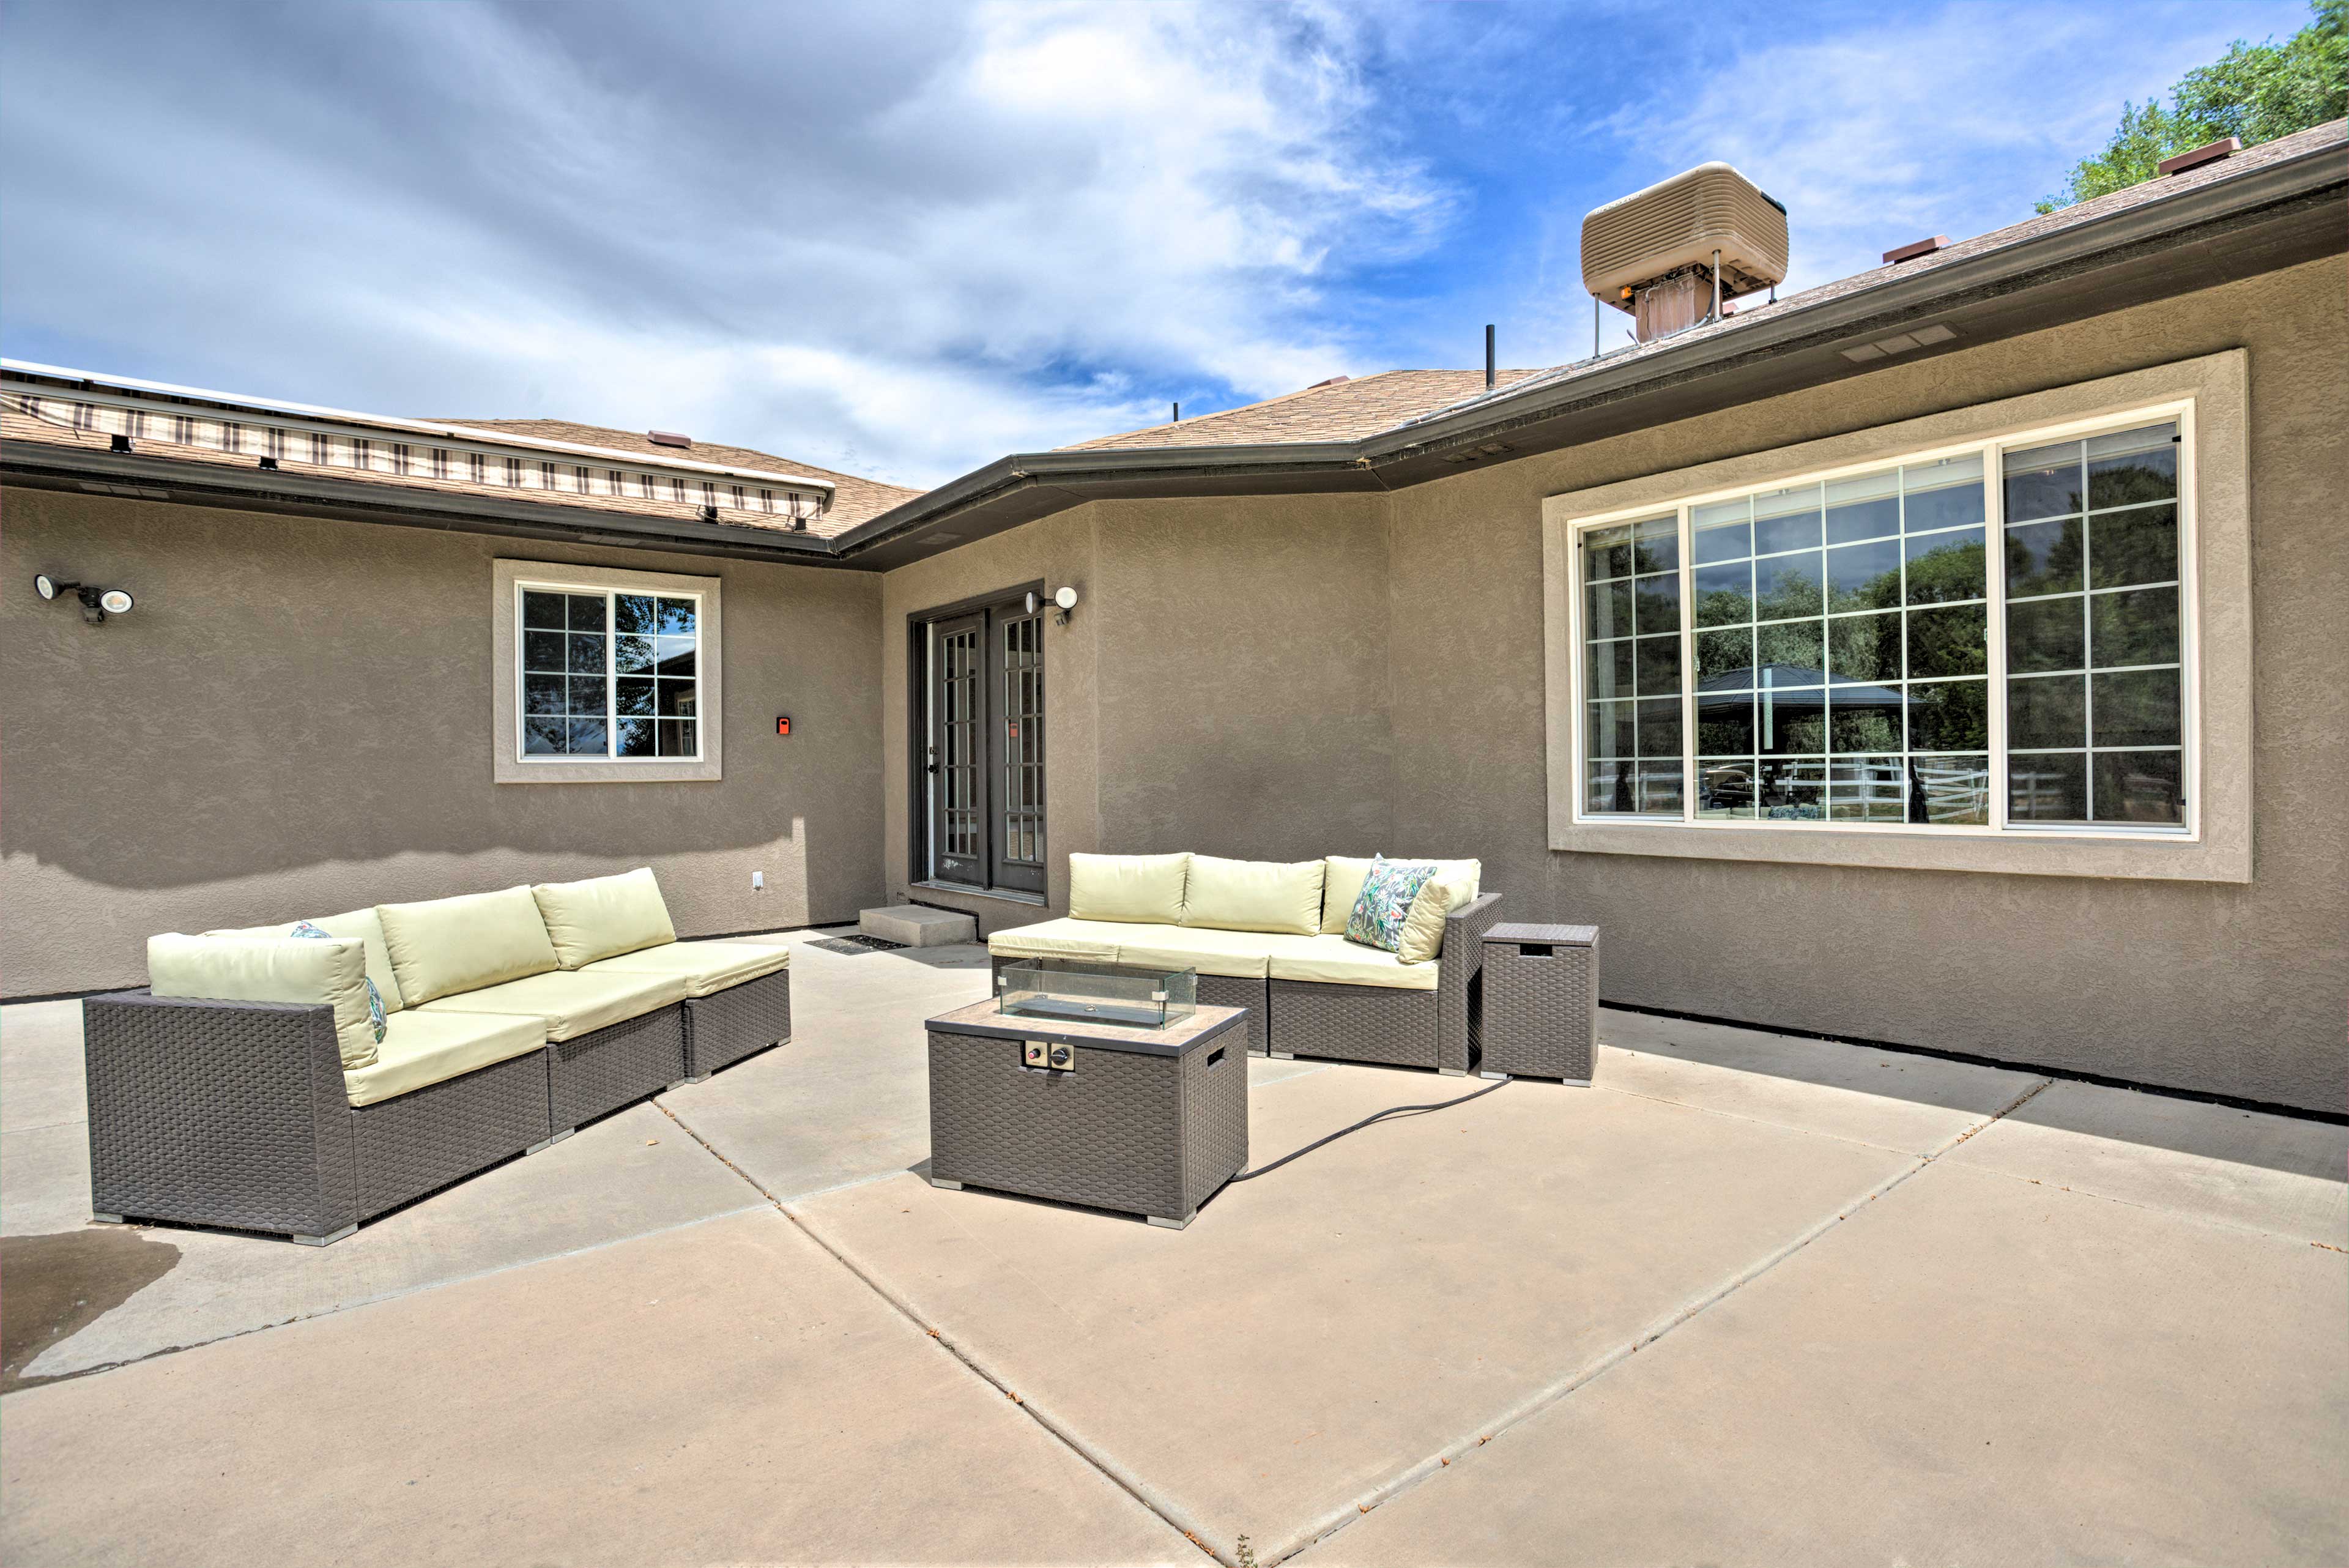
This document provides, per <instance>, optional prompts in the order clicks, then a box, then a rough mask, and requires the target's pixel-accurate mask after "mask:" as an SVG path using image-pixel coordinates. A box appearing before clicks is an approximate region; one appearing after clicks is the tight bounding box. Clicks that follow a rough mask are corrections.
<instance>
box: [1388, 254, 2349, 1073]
mask: <svg viewBox="0 0 2349 1568" xmlns="http://www.w3.org/2000/svg"><path fill="white" fill-rule="evenodd" d="M2342 282H2343V279H2342V267H2341V265H2340V263H2339V261H2338V260H2337V259H2336V260H2333V261H2328V262H2323V263H2317V264H2311V265H2307V266H2303V267H2301V268H2297V269H2294V270H2292V271H2290V272H2286V273H2281V274H2273V275H2267V276H2265V277H2261V278H2259V279H2256V280H2253V281H2251V282H2248V283H2244V284H2239V285H2236V286H2230V287H2229V288H2225V289H2219V290H2212V291H2209V292H2207V293H2203V294H2197V295H2191V296H2185V297H2182V298H2179V299H2176V300H2170V301H2165V302H2161V303H2158V304H2155V305H2149V306H2143V307H2140V308H2137V309H2132V310H2127V311H2123V312H2118V313H2116V314H2115V315H2112V316H2108V317H2102V318H2099V319H2097V320H2094V321H2090V322H2085V323H2081V324H2076V325H2075V326H2072V327H2064V328H2061V329H2058V330H2054V331H2050V332H2046V333H2042V334H2037V335H2034V336H2033V337H2024V338H2021V339H2016V340H2013V341H2010V342H2004V343H1999V344H1992V345H1989V346H1986V347H1984V348H1978V349H1973V350H1970V351H1967V352H1964V353H1959V354H1951V355H1947V356H1944V357H1943V358H1938V359H1934V360H1930V361H1928V362H1923V363H1919V364H1915V365H1909V366H1898V367H1892V368H1888V369H1880V370H1878V371H1875V372H1873V373H1871V374H1868V375H1855V376H1853V377H1851V378H1849V379H1846V380H1844V381H1841V382H1838V383H1837V384H1835V385H1832V386H1828V387H1823V388H1818V389H1813V390H1811V391H1807V392H1804V393H1801V394H1799V395H1795V396H1791V397H1785V398H1781V399H1776V400H1772V401H1769V402H1765V403H1761V404H1756V405H1753V406H1749V407H1746V408H1743V409H1739V410H1736V411H1735V412H1734V413H1733V414H1729V415H1721V416H1714V417H1712V418H1708V419H1703V420H1696V421H1688V422H1685V423H1682V424H1676V425H1671V426H1665V427H1661V428H1658V429H1654V430H1649V431H1640V432H1637V433H1635V434H1631V435H1627V436H1624V437H1621V438H1619V439H1616V440H1613V441H1600V442H1595V443H1593V444H1591V445H1589V446H1587V447H1582V448H1578V449H1574V450H1570V451H1566V452H1556V453H1549V454H1545V455H1542V456H1538V457H1534V458H1528V459H1526V460H1524V461H1521V462H1513V463H1509V464H1507V465H1506V466H1502V467H1496V468H1494V469H1491V470H1488V471H1485V472H1474V473H1469V474H1464V475H1462V476H1461V477H1459V478H1457V479H1452V480H1445V481H1441V482H1438V483H1432V484H1428V485H1423V486H1420V487H1418V488H1415V489H1413V490H1408V491H1403V492H1400V493H1397V494H1395V495H1393V496H1392V497H1390V498H1388V500H1387V501H1386V503H1385V505H1386V506H1387V508H1388V513H1389V518H1390V524H1391V527H1392V553H1393V562H1394V579H1393V594H1394V600H1395V606H1396V612H1395V616H1394V627H1395V630H1394V634H1393V637H1394V656H1395V657H1394V667H1393V668H1394V706H1393V721H1394V723H1395V726H1396V729H1397V732H1398V733H1399V734H1402V735H1404V736H1407V737H1408V742H1409V743H1408V744H1405V745H1403V746H1402V747H1400V748H1399V749H1398V751H1397V754H1396V762H1395V773H1396V798H1395V820H1396V831H1397V832H1398V834H1399V835H1400V836H1402V838H1404V839H1407V840H1412V841H1414V842H1416V841H1420V840H1425V839H1439V838H1440V839H1441V840H1442V842H1444V844H1445V845H1447V846H1456V849H1455V851H1454V852H1457V853H1465V854H1474V855H1477V856H1479V857H1482V858H1483V859H1484V860H1485V867H1486V869H1485V877H1486V885H1487V886H1488V887H1492V888H1500V889H1502V890H1503V891H1505V892H1506V894H1507V895H1508V898H1509V909H1510V913H1511V915H1512V917H1513V918H1518V917H1521V918H1529V919H1575V920H1588V921H1595V922H1596V923H1598V924H1599V926H1600V927H1601V928H1602V929H1603V930H1604V931H1605V942H1606V948H1605V962H1606V968H1605V973H1604V976H1603V987H1604V992H1605V994H1606V996H1607V997H1608V998H1609V1000H1610V1001H1619V1002H1632V1003H1637V1004H1643V1005H1648V1006H1654V1007H1663V1008H1671V1009H1674V1010H1678V1011H1685V1012H1698V1013H1705V1014H1711V1015H1714V1016H1719V1017H1724V1018H1733V1019H1740V1020H1746V1021H1750V1022H1754V1023H1765V1024H1775V1025H1778V1026H1782V1027H1793V1028H1799V1029H1806V1030H1816V1031H1820V1032H1824V1033H1842V1034H1849V1035H1856V1036H1862V1037H1868V1038H1874V1039H1880V1040H1889V1041H1896V1042H1901V1043H1906V1044H1918V1045H1925V1046H1930V1047H1934V1048H1937V1049H1941V1050H1950V1051H1961V1052H1969V1053H1975V1054H1982V1055H1987V1056H1996V1057H2004V1058H2009V1059H2013V1060H2023V1061H2032V1062H2039V1063H2044V1064H2051V1065H2054V1066H2058V1067H2064V1068H2070V1069H2074V1070H2078V1071H2084V1072H2091V1073H2098V1074H2107V1075H2113V1076H2116V1077H2122V1078H2127V1079H2131V1080H2135V1081H2139V1082H2147V1083H2156V1084H2164V1085H2176V1086H2180V1087H2189V1088H2196V1089H2202V1090H2209V1091H2216V1092H2220V1093H2226V1094H2232V1095H2240V1096H2249V1097H2251V1098H2257V1099H2263V1100H2270V1101H2275V1102H2279V1103H2282V1104H2288V1105H2296V1106H2309V1107H2313V1108H2323V1109H2333V1110H2337V1109H2339V1108H2340V1106H2341V1099H2342V1093H2343V1088H2344V1068H2349V1050H2344V1040H2343V1035H2344V1004H2349V813H2344V811H2343V810H2342V807H2341V790H2342V781H2343V780H2344V778H2349V607H2344V606H2349V501H2344V496H2349V438H2344V424H2349V418H2344V415H2345V414H2349V357H2344V354H2343V351H2342V346H2343V344H2344V342H2349V330H2344V328H2349V318H2344V317H2345V316H2349V313H2344V290H2343V288H2342ZM2237 347H2240V348H2244V349H2246V350H2247V351H2248V354H2249V358H2250V376H2251V494H2252V524H2251V526H2252V568H2251V584H2252V598H2253V620H2254V627H2253V638H2252V641H2253V654H2254V677H2253V679H2254V709H2255V711H2254V715H2253V733H2254V749H2253V756H2252V777H2253V791H2254V795H2253V806H2252V831H2253V836H2254V843H2255V848H2254V870H2253V877H2252V880H2251V883H2250V884H2249V885H2214V884H2201V883H2174V882H2165V883H2153V882H2146V881H2135V880H2098V879H2087V878H2063V877H2023V876H2001V875H1992V874H1976V873H1952V872H1926V871H1903V870H1892V869H1884V868H1875V867H1868V868H1860V867H1818V866H1796V865H1759V864H1753V863H1745V862H1735V861H1727V860H1723V861H1708V860H1673V859H1665V858H1661V857H1647V856H1629V855H1578V854H1559V853H1554V852H1552V851H1551V850H1550V849H1549V848H1548V847H1547V837H1546V824H1545V810H1544V803H1543V800H1542V798H1541V793H1542V788H1543V784H1544V781H1545V767H1544V759H1543V756H1542V723H1541V705H1542V700H1543V676H1542V669H1541V656H1540V646H1539V645H1540V642H1541V637H1542V589H1541V545H1540V538H1539V528H1538V524H1537V517H1538V514H1539V511H1540V504H1541V501H1542V498H1543V497H1545V496H1547V495H1550V494H1555V493H1563V492H1568V491H1576V490H1582V489H1586V488H1588V487H1591V486H1594V485H1598V484H1603V483H1610V482H1613V481H1616V480H1619V479H1626V478H1630V477H1633V476H1636V475H1640V474H1645V473H1651V472H1658V471H1660V470H1663V469H1671V468H1681V467H1685V466H1688V465H1690V464H1692V463H1698V462H1710V461H1713V460H1715V459H1721V458H1727V457H1732V456H1735V455H1738V454H1741V453H1744V452H1756V451H1763V450H1766V449H1769V448H1774V447H1778V446H1782V445H1785V444H1788V443H1791V442H1795V441H1808V440H1814V439H1818V438H1822V437H1826V436H1831V435H1835V434H1838V433H1840V432H1843V431H1852V430H1857V429H1861V428H1865V427H1867V426H1870V425H1876V424H1881V423H1884V422H1887V421H1894V420H1899V419H1906V418H1911V417H1915V416H1919V415H1923V414H1928V413H1932V412H1935V411H1938V410H1945V409H1952V408H1959V407H1962V406H1965V405H1968V404H1971V403H1977V402H1982V401H1984V400H1990V399H1994V398H2000V397H2007V396H2013V395H2016V394H2020V393H2024V392H2030V391H2036V390H2039V389H2044V388H2049V387H2054V386H2061V385H2064V384H2067V383H2071V382H2075V381H2079V380H2085V379H2092V378H2095V377H2100V376H2106V375H2112V374H2116V373H2118V372H2121V371H2124V370H2129V369H2138V368H2141V367H2145V366H2149V365H2157V364H2162V363H2166V362H2168V361H2170V360H2174V359H2180V358H2188V357H2191V356H2198V355H2204V354H2211V353H2216V352H2219V351H2220V350H2223V349H2227V348H2237ZM1430 597H1432V598H1433V599H1434V600H1436V601H1437V602H1441V603H1444V604H1447V605H1453V606H1456V607H1459V609H1460V612H1461V620H1462V622H1463V623H1464V624H1465V625H1469V626H1473V627H1474V628H1475V635H1474V636H1473V638H1471V639H1468V640H1466V641H1464V642H1458V641H1454V640H1453V639H1449V638H1448V637H1447V636H1445V635H1444V632H1445V629H1446V628H1444V626H1443V625H1442V624H1441V623H1439V622H1436V621H1434V620H1433V619H1431V618H1426V617H1424V616H1421V615H1417V614H1415V613H1412V607H1415V606H1417V605H1419V604H1421V603H1423V602H1424V601H1425V600H1426V599H1427V598H1430Z"/></svg>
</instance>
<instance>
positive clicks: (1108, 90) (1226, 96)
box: [0, 5, 1451, 483]
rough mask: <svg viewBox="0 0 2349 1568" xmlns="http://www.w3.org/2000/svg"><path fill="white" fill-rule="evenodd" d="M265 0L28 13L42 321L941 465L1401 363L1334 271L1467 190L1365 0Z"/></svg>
mask: <svg viewBox="0 0 2349 1568" xmlns="http://www.w3.org/2000/svg"><path fill="white" fill-rule="evenodd" d="M218 15H222V14H217V13H216V14H215V16H218ZM236 15H241V16H243V17H244V18H245V19H246V21H247V23H248V25H247V26H243V27H242V28H237V27H232V28H229V29H225V30H222V29H208V28H206V27H202V26H197V27H189V26H186V25H185V23H186V14H185V13H179V14H178V15H177V16H175V15H174V14H173V13H171V12H169V11H159V12H156V13H152V14H151V18H150V19H151V21H152V23H153V26H152V27H151V28H149V29H146V30H144V31H143V32H142V33H141V34H140V35H139V36H129V37H128V38H127V39H126V36H125V35H124V34H122V33H120V32H119V31H118V32H117V33H115V34H114V35H113V36H110V37H109V38H107V39H106V40H105V44H106V47H99V42H98V34H97V32H96V30H95V29H77V28H75V27H72V26H61V25H58V22H57V18H56V17H55V16H50V17H47V18H46V19H45V30H44V31H42V33H41V35H40V36H37V37H36V38H33V39H31V40H26V39H23V38H20V39H19V40H18V45H19V47H18V48H17V49H16V51H15V52H14V54H13V59H14V62H15V68H14V69H12V70H9V71H8V72H7V75H6V79H5V83H0V86H5V92H0V126H5V130H6V134H7V136H8V140H9V141H10V143H11V145H12V147H13V148H14V149H15V150H16V157H15V158H14V159H12V160H11V166H10V168H9V170H8V171H5V174H0V179H5V186H0V194H5V198H6V199H7V201H8V204H9V206H10V208H11V210H12V211H11V216H12V222H11V223H10V224H9V225H8V229H7V232H6V234H5V235H0V268H4V269H5V283H6V291H5V293H6V309H7V325H8V327H9V330H10V334H11V338H12V343H13V342H14V341H15V340H16V339H20V338H21V337H23V336H24V334H25V331H26V328H27V327H35V328H38V329H40V330H41V331H43V332H44V333H45V334H56V335H63V336H71V337H78V338H79V339H80V340H81V341H83V342H85V343H88V344H89V345H91V346H92V348H96V349H98V351H101V352H104V351H107V350H108V348H109V345H120V346H123V347H124V348H135V353H136V355H137V357H139V359H140V362H139V363H138V364H137V365H135V366H133V365H125V364H124V363H123V362H122V359H121V358H120V357H119V354H120V350H119V349H117V350H115V353H116V357H114V358H108V359H106V360H105V361H103V362H102V363H101V364H100V365H98V367H97V368H101V369H140V370H145V371H147V372H148V373H150V374H161V375H167V376H168V377H169V379H182V380H195V381H200V382H203V381H208V382H210V383H211V384H216V385H225V386H228V387H231V388H232V389H238V390H251V391H255V392H262V393H270V394H275V395H281V396H289V397H296V398H300V399H304V400H319V401H337V402H343V403H347V404H351V405H354V406H359V407H367V408H376V409H382V410H386V411H401V412H419V413H430V412H456V413H470V414H473V415H476V416H481V415H488V414H495V413H504V414H512V415H557V416H562V417H570V418H577V419H583V420H587V421H595V422H610V423H617V424H624V425H628V426H642V425H648V424H652V423H666V424H682V423H685V422H687V421H688V419H690V420H691V421H693V425H694V428H696V429H697V430H698V431H702V432H704V433H707V434H708V435H709V436H710V437H711V438H712V439H725V440H731V441H740V442H742V443H744V444H749V445H755V446H764V447H770V448H772V449H775V450H778V451H780V452H784V453H786V454H790V455H793V456H797V457H801V458H803V459H805V460H807V461H810V462H826V463H831V464H834V465H837V466H842V467H848V468H858V469H861V470H863V471H865V472H875V473H877V474H879V475H881V476H884V477H892V478H897V479H900V480H902V481H905V482H909V483H935V482H936V481H938V480H942V479H944V478H947V477H949V476H951V475H952V474H953V473H955V472H959V471H961V470H963V469H966V468H968V467H971V466H975V465H976V464H978V463H979V462H985V461H987V460H988V459H990V458H992V457H995V456H998V455H1000V454H1001V453H1002V452H1005V451H1009V450H1015V449H1019V448H1023V447H1025V448H1032V447H1035V446H1038V445H1042V444H1050V443H1052V442H1057V441H1072V440H1078V439H1081V438H1083V437H1085V436H1090V435H1095V434H1099V433H1102V431H1108V430H1113V429H1119V428H1126V427H1130V426H1133V425H1136V424H1143V423H1150V422H1154V421H1156V420H1157V419H1159V418H1162V417H1164V407H1165V402H1166V400H1169V399H1171V398H1175V397H1193V398H1196V397H1197V396H1199V395H1202V394H1203V393H1206V392H1209V391H1222V392H1224V393H1226V395H1228V394H1237V395H1239V396H1241V397H1257V396H1266V395H1271V394H1276V393H1279V392H1284V391H1289V390H1293V389H1296V388H1298V387H1299V386H1303V385H1305V384H1306V383H1308V382H1309V381H1313V380H1318V379H1320V378H1321V377H1323V376H1326V375H1330V374H1332V373H1336V372H1339V371H1354V370H1360V369H1370V368H1377V367H1368V366H1364V365H1361V364H1359V363H1357V362H1356V360H1355V359H1354V358H1353V354H1354V352H1355V351H1354V350H1353V349H1352V348H1350V346H1349V340H1348V337H1346V335H1345V332H1344V327H1345V326H1346V325H1347V324H1345V323H1342V322H1333V321H1329V320H1327V319H1325V318H1324V317H1325V312H1324V311H1323V309H1322V308H1321V306H1322V304H1323V293H1324V289H1325V287H1326V286H1327V284H1328V281H1329V278H1330V274H1331V272H1332V270H1333V258H1337V260H1338V262H1339V263H1340V264H1341V265H1340V270H1342V269H1343V268H1344V267H1351V266H1354V265H1360V264H1361V263H1362V262H1363V261H1365V260H1370V259H1377V258H1381V257H1394V256H1400V255H1408V254H1413V253H1414V252H1416V251H1417V250H1419V249H1420V248H1422V247H1423V246H1425V245H1427V244H1429V243H1431V241H1432V239H1433V236H1434V235H1435V234H1437V233H1438V232H1439V231H1440V229H1441V226H1442V224H1443V223H1444V218H1445V215H1446V213H1447V210H1448V204H1449V202H1450V200H1451V197H1450V194H1449V193H1448V192H1446V191H1445V190H1444V188H1443V187H1442V186H1441V185H1440V184H1439V183H1438V182H1435V181H1434V180H1433V179H1432V178H1431V177H1430V176H1429V175H1428V174H1427V172H1426V171H1425V170H1424V168H1423V166H1422V165H1420V164H1419V163H1417V162H1416V161H1413V159H1412V158H1411V157H1409V156H1408V155H1407V154H1405V153H1404V152H1402V151H1398V150H1397V149H1395V148H1394V147H1393V146H1392V145H1391V141H1390V139H1389V138H1388V137H1386V136H1385V135H1383V134H1382V133H1381V130H1380V127H1379V125H1378V122H1377V120H1376V118H1375V114H1374V109H1375V107H1376V106H1375V104H1374V103H1373V101H1372V96H1371V93H1370V91H1369V90H1368V89H1367V88H1365V86H1364V85H1363V82H1362V80H1361V57H1362V54H1363V51H1364V50H1365V49H1366V48H1367V47H1369V46H1368V44H1367V42H1366V40H1364V39H1363V38H1362V37H1361V36H1360V35H1359V34H1358V33H1357V31H1356V30H1355V26H1354V24H1352V23H1351V22H1350V20H1349V19H1348V18H1347V17H1346V16H1344V15H1343V14H1340V13H1335V12H1330V13H1316V12H1275V11H1259V10H1255V9H1237V8H1236V9H1223V8H1213V7H1176V6H1119V7H1108V8H1103V7H1097V6H1084V5H1049V6H1032V5H982V6H979V7H978V8H976V9H973V10H960V9H939V10H936V11H926V12H909V11H905V10H898V11H894V12H891V13H888V14H886V16H885V25H884V21H876V20H875V19H874V18H873V17H870V16H866V17H862V18H860V17H857V16H834V15H832V14H828V13H821V12H791V13H784V12H777V11H769V10H747V9H746V10H740V11H731V12H728V13H726V15H725V18H724V22H723V24H722V25H721V24H720V22H719V19H718V18H715V17H705V18H704V19H703V24H702V25H701V26H695V27H690V28H683V29H668V28H665V27H662V26H657V25H654V23H655V22H657V18H654V19H651V20H647V16H646V14H643V13H633V14H632V13H629V12H626V11H601V10H593V9H587V8H580V7H564V8H556V9H524V10H517V11H513V12H504V11H499V10H494V9H471V8H444V7H428V6H398V7H378V8H371V9H368V10H366V11H364V12H360V11H336V10H322V11H317V12H310V13H306V14H284V13H243V14H236ZM272 17H276V18H280V19H281V20H278V21H272V20H271V18H272ZM255 18H258V19H259V20H257V21H256V20H254V19H255ZM287 22H290V23H291V24H292V25H285V24H286V23H287ZM354 62H365V64H364V72H365V74H363V75H362V74H355V72H354V71H353V70H352V68H351V67H352V65H353V63H354ZM94 190H103V191H104V192H105V193H106V200H105V201H103V202H92V201H91V200H90V197H91V195H92V192H93V191H94ZM12 351H17V350H16V349H15V348H12Z"/></svg>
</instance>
